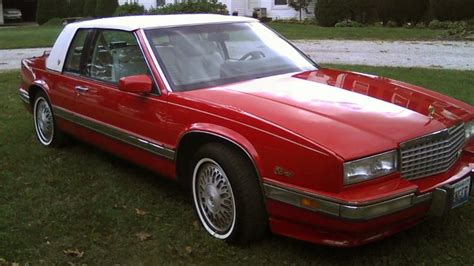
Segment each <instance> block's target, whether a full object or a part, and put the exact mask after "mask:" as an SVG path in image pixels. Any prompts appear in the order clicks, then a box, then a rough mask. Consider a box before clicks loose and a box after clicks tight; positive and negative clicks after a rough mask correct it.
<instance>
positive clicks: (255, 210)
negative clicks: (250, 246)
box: [191, 143, 268, 244]
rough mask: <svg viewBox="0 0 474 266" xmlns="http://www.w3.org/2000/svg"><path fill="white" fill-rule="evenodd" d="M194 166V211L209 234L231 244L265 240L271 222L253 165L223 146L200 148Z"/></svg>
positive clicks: (194, 159) (192, 183)
mask: <svg viewBox="0 0 474 266" xmlns="http://www.w3.org/2000/svg"><path fill="white" fill-rule="evenodd" d="M192 162H193V163H192V166H193V167H192V169H193V170H192V180H191V189H192V195H193V202H194V207H195V211H196V213H197V216H198V218H199V220H200V222H201V224H202V225H203V227H204V228H205V229H206V231H207V232H208V233H209V234H210V235H211V236H213V237H215V238H217V239H221V240H225V241H227V242H230V243H240V244H245V243H248V242H253V241H256V240H259V239H261V238H262V237H263V236H264V234H265V231H266V227H267V221H268V219H267V215H266V210H265V206H264V204H263V198H262V193H261V189H260V184H259V180H258V177H257V174H256V173H255V171H254V169H253V166H252V164H251V163H249V162H248V160H246V158H245V157H244V156H243V155H242V154H241V152H239V151H237V150H235V149H233V148H231V147H229V146H226V145H223V144H220V143H210V144H206V145H205V146H203V147H202V148H200V149H199V150H198V152H197V153H196V154H195V155H194V157H193V161H192Z"/></svg>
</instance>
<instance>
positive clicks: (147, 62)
mask: <svg viewBox="0 0 474 266" xmlns="http://www.w3.org/2000/svg"><path fill="white" fill-rule="evenodd" d="M137 34H141V35H142V37H146V36H144V35H143V34H142V33H141V32H134V33H133V35H134V37H135V39H136V40H137V43H138V47H140V51H141V52H142V56H143V59H144V60H145V63H146V65H147V67H148V69H149V70H150V74H151V76H152V78H153V82H154V83H155V86H156V89H157V93H158V95H161V89H160V86H159V83H158V82H157V80H156V77H155V75H153V72H151V64H150V62H149V61H148V59H147V58H146V56H145V47H143V45H142V43H141V42H140V39H139V38H138V36H137ZM144 40H145V41H146V42H148V40H147V39H146V38H145V39H144Z"/></svg>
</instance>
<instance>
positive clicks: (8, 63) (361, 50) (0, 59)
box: [0, 40, 474, 70]
mask: <svg viewBox="0 0 474 266" xmlns="http://www.w3.org/2000/svg"><path fill="white" fill-rule="evenodd" d="M292 42H293V43H294V44H295V45H296V46H297V47H299V48H300V49H301V50H303V51H304V52H305V53H307V54H308V55H310V56H311V57H312V58H313V59H314V60H315V61H316V62H318V63H321V64H324V63H333V64H349V65H372V66H401V67H424V68H440V69H460V70H474V42H444V41H443V42H442V41H439V42H385V41H335V40H311V41H310V40H297V41H292ZM46 49H48V48H38V49H16V50H0V70H14V69H18V68H19V67H20V60H21V59H22V58H26V57H32V56H38V55H41V54H42V53H43V51H44V50H46Z"/></svg>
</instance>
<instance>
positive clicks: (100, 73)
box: [86, 30, 149, 83]
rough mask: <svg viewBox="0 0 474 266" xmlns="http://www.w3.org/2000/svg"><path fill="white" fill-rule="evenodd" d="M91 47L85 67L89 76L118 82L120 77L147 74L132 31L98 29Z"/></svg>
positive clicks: (146, 68)
mask: <svg viewBox="0 0 474 266" xmlns="http://www.w3.org/2000/svg"><path fill="white" fill-rule="evenodd" d="M92 49H93V51H92V53H91V55H90V59H89V60H88V62H89V63H88V65H87V68H86V75H88V76H90V77H91V78H94V79H99V80H103V81H107V82H112V83H118V81H119V80H120V78H122V77H127V76H133V75H139V74H147V75H148V74H149V73H148V67H147V65H146V62H145V59H144V58H143V55H142V52H141V50H140V47H139V46H138V43H137V40H136V39H135V36H134V35H133V33H130V32H125V31H114V30H103V31H100V32H98V34H97V37H96V38H95V43H94V44H93V47H92Z"/></svg>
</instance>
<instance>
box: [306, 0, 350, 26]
mask: <svg viewBox="0 0 474 266" xmlns="http://www.w3.org/2000/svg"><path fill="white" fill-rule="evenodd" d="M347 3H348V1H347V0H317V1H316V5H315V7H314V16H315V17H316V21H317V22H318V24H319V25H320V26H323V27H332V26H334V25H335V24H336V23H337V22H339V21H342V20H344V19H347V18H349V13H350V12H349V8H348V4H347Z"/></svg>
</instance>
